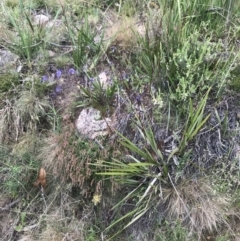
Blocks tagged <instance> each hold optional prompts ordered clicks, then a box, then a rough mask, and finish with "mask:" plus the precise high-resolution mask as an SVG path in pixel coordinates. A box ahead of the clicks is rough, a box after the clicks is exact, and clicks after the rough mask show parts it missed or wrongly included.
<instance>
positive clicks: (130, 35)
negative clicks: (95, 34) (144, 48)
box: [104, 14, 145, 49]
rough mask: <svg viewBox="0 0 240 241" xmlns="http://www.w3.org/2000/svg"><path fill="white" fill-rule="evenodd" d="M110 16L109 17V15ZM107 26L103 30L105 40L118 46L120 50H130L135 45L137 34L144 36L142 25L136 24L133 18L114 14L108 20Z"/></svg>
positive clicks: (135, 19) (136, 21)
mask: <svg viewBox="0 0 240 241" xmlns="http://www.w3.org/2000/svg"><path fill="white" fill-rule="evenodd" d="M109 16H111V15H109ZM106 22H108V26H107V27H106V30H105V36H104V38H105V39H112V44H115V45H118V46H120V47H121V48H122V49H130V48H132V47H136V45H137V34H140V35H143V34H144V32H145V31H144V29H145V27H144V25H143V24H141V23H138V20H137V18H134V17H120V16H117V15H116V14H115V15H114V14H113V15H112V16H111V17H109V18H108V19H106Z"/></svg>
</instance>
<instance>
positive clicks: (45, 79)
mask: <svg viewBox="0 0 240 241" xmlns="http://www.w3.org/2000/svg"><path fill="white" fill-rule="evenodd" d="M47 81H48V77H47V76H46V75H44V76H42V79H41V82H42V83H45V82H47Z"/></svg>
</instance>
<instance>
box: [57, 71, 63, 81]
mask: <svg viewBox="0 0 240 241" xmlns="http://www.w3.org/2000/svg"><path fill="white" fill-rule="evenodd" d="M61 75H62V71H61V70H60V69H58V70H57V71H56V77H57V78H58V79H59V78H60V77H61Z"/></svg>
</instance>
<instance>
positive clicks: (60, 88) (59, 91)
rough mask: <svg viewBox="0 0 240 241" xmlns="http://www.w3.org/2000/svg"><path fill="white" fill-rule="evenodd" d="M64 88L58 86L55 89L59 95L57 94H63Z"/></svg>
mask: <svg viewBox="0 0 240 241" xmlns="http://www.w3.org/2000/svg"><path fill="white" fill-rule="evenodd" d="M62 90H63V89H62V87H61V86H59V85H58V86H56V88H55V92H56V93H57V94H59V93H61V92H62Z"/></svg>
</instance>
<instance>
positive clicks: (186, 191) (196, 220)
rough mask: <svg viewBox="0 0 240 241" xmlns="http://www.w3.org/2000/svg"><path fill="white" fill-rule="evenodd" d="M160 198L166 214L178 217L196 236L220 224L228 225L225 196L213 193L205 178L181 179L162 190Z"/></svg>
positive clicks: (170, 217)
mask: <svg viewBox="0 0 240 241" xmlns="http://www.w3.org/2000/svg"><path fill="white" fill-rule="evenodd" d="M162 198H163V202H164V205H166V206H165V207H166V214H167V217H168V218H169V219H170V220H171V219H174V220H181V223H182V224H185V225H186V228H187V229H189V231H191V232H196V233H197V234H198V236H199V237H201V235H203V233H204V232H205V231H208V232H214V231H216V230H218V228H219V227H220V226H221V225H227V220H226V217H225V214H226V208H227V207H228V199H227V197H226V196H224V195H223V194H222V195H218V194H216V192H215V191H214V189H213V188H212V186H211V185H210V183H209V181H208V180H207V179H203V178H202V179H198V180H185V181H181V183H180V184H179V185H177V186H173V187H172V188H169V189H163V193H162Z"/></svg>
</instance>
